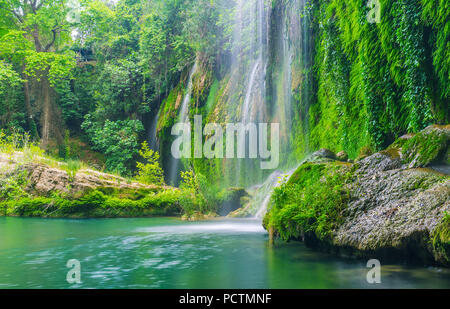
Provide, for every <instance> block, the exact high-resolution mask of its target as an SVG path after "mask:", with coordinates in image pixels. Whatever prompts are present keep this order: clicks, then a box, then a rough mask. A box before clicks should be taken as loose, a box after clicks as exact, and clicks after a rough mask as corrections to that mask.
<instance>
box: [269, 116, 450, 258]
mask: <svg viewBox="0 0 450 309" xmlns="http://www.w3.org/2000/svg"><path fill="white" fill-rule="evenodd" d="M449 136H450V126H448V125H447V126H430V127H428V128H426V129H425V130H423V131H422V132H420V133H417V134H415V135H413V134H411V135H409V136H404V137H402V138H400V139H399V140H397V141H396V142H395V143H394V144H393V145H391V146H390V147H389V148H388V149H386V150H384V151H381V152H377V153H375V154H372V155H368V156H366V157H365V158H361V159H360V160H359V161H358V162H356V163H353V164H351V163H345V162H341V161H334V160H331V158H330V156H327V160H330V161H328V162H327V161H326V160H325V161H324V160H323V156H318V155H316V156H315V157H316V158H318V160H317V161H313V160H309V161H308V162H306V163H304V164H303V165H301V166H300V167H299V168H298V169H297V171H296V172H295V173H294V175H293V177H292V178H291V180H290V181H289V183H288V185H289V184H290V183H292V182H294V183H292V185H294V186H293V187H292V188H289V187H287V188H286V189H285V190H284V191H283V192H284V195H283V196H282V197H281V198H282V199H284V200H286V201H288V204H286V205H285V206H284V205H283V204H281V205H280V204H278V205H276V207H274V208H273V209H272V210H271V212H270V213H269V215H268V216H267V217H266V218H265V225H266V227H267V226H274V227H275V230H274V233H275V234H278V235H280V236H282V237H283V238H285V239H286V238H293V239H300V240H304V241H305V243H306V244H307V245H308V246H312V247H316V248H321V249H324V250H327V251H331V252H336V253H338V254H342V255H356V256H364V257H368V258H379V259H387V258H393V259H397V260H401V261H408V260H416V261H417V260H419V261H422V262H424V263H429V264H440V265H445V266H450V230H449V226H450V176H449V175H448V174H447V173H445V171H446V170H448V168H449V165H448V161H446V160H448V158H447V156H448V146H449ZM436 166H438V167H439V169H437V168H436ZM440 171H441V172H440ZM311 186H315V187H314V188H317V189H320V188H324V186H325V188H328V189H324V190H322V192H321V193H317V191H316V190H308V188H311ZM326 186H329V187H326ZM299 188H300V189H299ZM319 191H320V190H319ZM291 192H292V193H291ZM327 192H328V193H327ZM329 192H331V193H329ZM319 194H322V196H321V195H319ZM340 195H342V196H340ZM296 197H299V198H296ZM279 198H280V197H279ZM321 200H323V203H322V202H320V201H321ZM293 201H294V202H293ZM302 201H309V202H313V203H315V204H317V205H318V206H317V205H316V208H315V209H320V211H319V212H316V210H314V211H309V212H308V211H306V210H307V208H308V207H309V206H308V205H309V204H308V203H303V202H302ZM296 203H297V204H296ZM300 204H301V205H302V206H301V207H302V208H301V209H300V208H296V207H300V206H296V205H300ZM322 204H323V205H325V206H323V207H321V206H320V205H322ZM304 209H306V210H304ZM290 214H292V215H290ZM279 218H283V220H284V221H282V222H279ZM330 218H331V219H330ZM276 220H278V221H276ZM320 220H322V221H323V220H327V221H326V222H327V224H326V225H318V224H317V222H319V221H320ZM277 228H278V230H276V229H277ZM324 228H325V229H327V230H326V231H324Z"/></svg>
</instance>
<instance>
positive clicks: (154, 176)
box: [136, 141, 164, 185]
mask: <svg viewBox="0 0 450 309" xmlns="http://www.w3.org/2000/svg"><path fill="white" fill-rule="evenodd" d="M139 155H140V156H141V157H142V159H144V161H145V163H141V162H137V163H136V168H137V170H138V174H137V176H136V179H137V180H138V181H140V182H143V183H148V184H155V185H163V184H164V171H163V170H162V168H161V167H160V166H159V154H158V152H157V151H153V150H152V149H150V148H149V147H148V144H147V141H144V142H143V143H142V146H141V149H140V150H139Z"/></svg>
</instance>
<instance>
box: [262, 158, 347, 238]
mask: <svg viewBox="0 0 450 309" xmlns="http://www.w3.org/2000/svg"><path fill="white" fill-rule="evenodd" d="M344 167H346V165H341V164H335V163H331V164H313V163H307V164H304V165H302V166H300V167H299V169H298V170H297V171H296V172H295V173H294V175H293V178H291V179H290V180H289V182H286V183H284V184H282V185H281V186H280V187H278V188H275V190H274V194H273V196H272V200H271V201H272V204H273V207H272V208H271V210H270V211H269V213H268V214H267V215H266V217H265V218H264V224H265V226H266V227H270V226H271V227H273V228H274V230H275V231H276V233H278V234H279V235H280V236H281V238H282V239H285V240H288V239H291V238H298V237H300V236H301V235H302V234H304V233H313V234H315V235H316V236H317V237H318V238H319V239H322V240H325V239H327V238H328V236H329V235H330V233H331V232H332V231H333V230H334V229H336V228H337V227H338V226H339V225H340V224H341V223H342V220H343V211H344V209H345V207H346V205H347V201H348V200H349V198H350V196H349V192H348V190H347V188H346V183H347V181H348V180H349V179H351V178H352V175H353V174H352V170H351V169H348V168H344Z"/></svg>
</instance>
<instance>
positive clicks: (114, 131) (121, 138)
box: [82, 115, 144, 175]
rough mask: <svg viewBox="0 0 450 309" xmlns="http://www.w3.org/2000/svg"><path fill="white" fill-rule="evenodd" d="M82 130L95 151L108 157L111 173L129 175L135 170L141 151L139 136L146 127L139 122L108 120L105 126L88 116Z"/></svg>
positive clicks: (107, 163) (107, 164)
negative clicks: (139, 151) (137, 157)
mask: <svg viewBox="0 0 450 309" xmlns="http://www.w3.org/2000/svg"><path fill="white" fill-rule="evenodd" d="M82 128H83V129H84V130H85V131H86V133H87V135H88V137H89V139H90V140H91V142H92V144H93V149H95V150H99V151H101V152H103V153H104V154H105V155H106V167H107V169H108V170H109V171H115V172H118V173H119V174H121V175H129V174H130V173H131V171H132V170H133V168H134V164H135V163H134V162H136V156H137V154H138V150H139V143H138V140H139V134H140V133H142V132H143V131H144V127H143V125H142V123H141V122H140V121H139V120H118V121H109V120H106V121H105V123H104V124H103V125H100V124H98V123H97V122H94V121H92V117H91V116H90V115H87V116H86V119H85V121H84V122H83V125H82Z"/></svg>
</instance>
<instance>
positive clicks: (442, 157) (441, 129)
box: [401, 125, 450, 168]
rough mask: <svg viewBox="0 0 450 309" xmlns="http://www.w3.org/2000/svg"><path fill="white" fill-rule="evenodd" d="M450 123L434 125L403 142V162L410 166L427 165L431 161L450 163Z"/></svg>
mask: <svg viewBox="0 0 450 309" xmlns="http://www.w3.org/2000/svg"><path fill="white" fill-rule="evenodd" d="M449 146H450V125H445V126H440V125H432V126H429V127H427V128H426V129H424V130H423V131H421V132H419V133H417V134H416V135H414V136H413V137H411V138H409V139H408V140H406V141H404V142H403V145H402V147H401V149H402V150H401V152H402V159H403V163H404V164H407V166H408V168H416V167H425V166H428V165H429V164H430V163H437V162H442V163H446V164H448V160H449V158H448V156H449V154H448V153H449V149H448V148H449Z"/></svg>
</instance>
